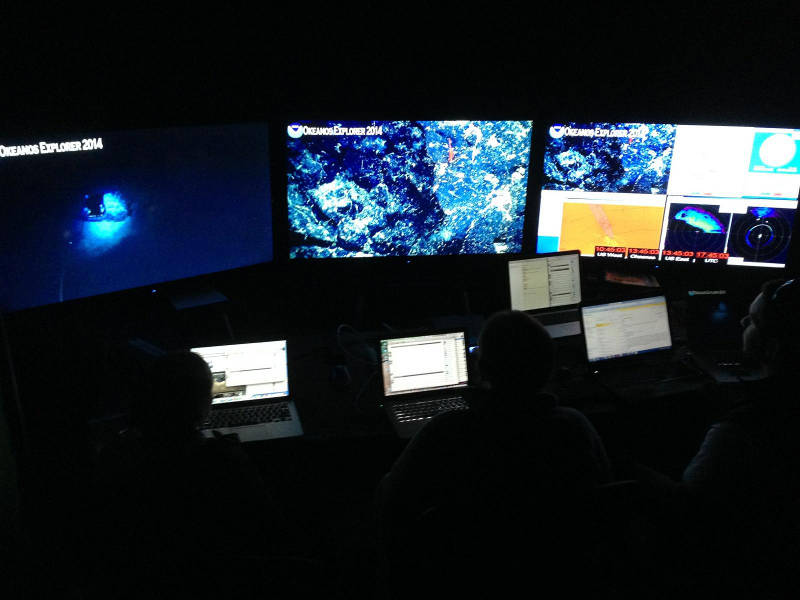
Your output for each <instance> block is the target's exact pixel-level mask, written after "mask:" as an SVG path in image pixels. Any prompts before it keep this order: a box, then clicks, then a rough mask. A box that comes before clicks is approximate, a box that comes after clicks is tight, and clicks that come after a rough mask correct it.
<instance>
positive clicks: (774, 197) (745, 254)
mask: <svg viewBox="0 0 800 600" xmlns="http://www.w3.org/2000/svg"><path fill="white" fill-rule="evenodd" d="M545 139H546V141H545V149H544V167H543V176H542V189H541V200H540V206H539V221H538V232H537V233H538V236H537V251H538V252H550V251H556V250H562V249H565V250H566V249H572V248H579V249H580V251H581V254H582V255H583V256H594V257H605V258H619V259H627V260H635V261H649V262H652V263H656V262H659V263H662V264H668V263H669V264H723V265H730V266H750V267H765V268H770V267H771V268H782V267H784V266H785V265H786V262H787V257H788V252H789V245H790V242H791V238H792V229H793V225H794V220H795V211H796V210H797V199H798V191H800V151H798V150H800V130H797V129H779V128H766V127H728V126H705V125H673V124H654V123H647V124H645V123H555V124H552V125H550V126H549V127H548V128H547V132H546V134H545Z"/></svg>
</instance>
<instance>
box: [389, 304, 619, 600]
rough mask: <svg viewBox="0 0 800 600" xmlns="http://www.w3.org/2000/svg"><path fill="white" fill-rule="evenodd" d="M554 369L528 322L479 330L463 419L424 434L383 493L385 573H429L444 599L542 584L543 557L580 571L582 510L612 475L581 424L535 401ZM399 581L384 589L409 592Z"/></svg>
mask: <svg viewBox="0 0 800 600" xmlns="http://www.w3.org/2000/svg"><path fill="white" fill-rule="evenodd" d="M553 362H554V351H553V344H552V340H551V339H550V336H549V334H548V333H547V331H546V330H545V329H544V327H542V325H541V324H540V323H539V322H538V321H536V320H535V319H533V318H532V317H531V316H530V315H528V314H526V313H523V312H520V311H504V312H500V313H496V314H494V315H492V316H491V317H490V318H489V319H488V320H487V321H486V323H485V326H484V327H483V330H482V332H481V335H480V339H479V361H478V367H479V370H480V373H481V378H482V383H481V386H480V388H479V389H477V390H475V392H474V397H473V398H471V402H470V409H469V410H465V411H456V412H448V413H443V414H441V415H439V416H437V417H436V418H434V419H433V420H431V421H430V422H429V423H427V424H426V425H425V427H423V428H422V429H421V430H420V431H419V432H418V433H417V435H416V436H414V437H413V438H412V439H411V441H410V442H409V444H408V446H407V447H406V448H405V450H404V451H403V452H402V454H401V456H400V457H399V458H398V459H397V461H396V462H395V463H394V465H393V467H392V468H391V471H390V472H389V473H388V474H387V475H385V476H384V478H383V480H382V481H381V482H380V484H379V487H378V490H377V492H376V503H377V507H376V508H377V513H378V515H377V516H378V526H379V536H380V538H381V544H382V550H383V552H384V559H385V564H386V567H385V568H386V570H387V571H389V572H391V573H398V574H400V573H406V574H407V573H418V574H419V577H425V576H426V575H431V573H430V570H431V569H433V570H434V571H436V572H437V573H446V575H445V577H446V578H447V580H448V581H446V582H445V581H440V583H441V584H443V585H446V586H447V587H449V588H450V587H451V586H452V584H453V582H454V581H455V580H459V581H461V582H462V583H464V585H466V586H467V587H470V586H472V585H473V584H475V585H477V584H476V580H475V574H477V573H480V574H482V575H485V576H487V580H486V581H484V582H483V583H485V584H487V585H492V584H491V583H490V582H489V581H488V579H489V578H491V577H492V574H493V573H497V572H502V573H503V575H501V576H500V578H501V579H503V580H505V581H506V583H507V584H509V585H510V583H509V581H510V580H509V579H508V574H509V573H513V572H515V570H516V572H517V574H518V576H520V577H521V576H523V572H524V577H531V576H532V573H531V568H533V567H532V565H533V564H535V565H536V567H537V568H539V572H538V573H539V575H544V574H545V573H546V572H547V570H548V569H550V567H552V565H548V566H545V563H544V562H543V561H542V560H541V558H540V557H538V556H537V553H538V552H539V551H543V552H544V553H545V554H546V555H548V556H550V557H551V558H553V560H558V561H563V562H570V561H571V560H572V559H575V560H577V559H578V557H577V556H576V554H577V553H579V550H576V548H575V545H574V543H573V542H574V541H575V540H576V536H577V538H580V536H581V530H582V528H583V527H584V524H581V519H580V505H581V503H582V502H583V501H584V500H585V497H586V495H587V493H589V492H591V491H592V490H593V489H594V488H595V487H596V486H598V485H599V484H603V483H606V482H608V481H609V480H610V467H609V463H608V459H607V457H606V453H605V449H604V447H603V444H602V442H601V440H600V438H599V436H598V434H597V432H596V431H595V429H594V427H593V426H592V425H591V423H590V422H589V420H588V419H587V418H586V417H585V416H584V415H583V414H582V413H580V412H578V411H577V410H574V409H572V408H567V407H562V406H559V405H558V402H557V399H556V398H555V397H554V396H553V395H551V394H548V393H545V392H543V391H542V389H543V387H544V385H545V384H546V383H547V381H548V379H549V377H550V375H551V371H552V369H553ZM520 548H524V549H523V550H522V551H520ZM534 557H535V558H534ZM556 557H557V558H556ZM545 562H546V561H545ZM409 563H411V564H409ZM407 567H411V568H410V570H409V569H407ZM420 569H421V570H420ZM426 569H428V571H427V572H426ZM455 573H460V574H461V576H462V577H460V578H459V576H458V575H454V574H455ZM406 574H402V575H398V577H399V578H400V579H401V580H402V581H393V582H391V583H389V584H387V585H388V586H389V587H391V588H392V589H397V586H398V585H399V586H402V585H411V586H412V587H413V584H410V583H409V581H408V580H407V575H406ZM388 577H389V578H392V577H393V575H391V574H389V575H388ZM465 578H466V579H465ZM495 581H496V580H495ZM467 582H468V583H467Z"/></svg>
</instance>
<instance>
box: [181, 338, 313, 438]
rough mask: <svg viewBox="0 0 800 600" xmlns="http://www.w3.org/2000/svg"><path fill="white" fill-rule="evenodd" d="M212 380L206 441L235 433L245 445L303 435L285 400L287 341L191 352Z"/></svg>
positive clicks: (289, 402)
mask: <svg viewBox="0 0 800 600" xmlns="http://www.w3.org/2000/svg"><path fill="white" fill-rule="evenodd" d="M192 352H195V353H197V354H199V355H200V356H201V357H203V359H204V360H205V361H206V362H207V363H208V366H209V367H210V368H211V373H212V376H213V378H214V384H213V389H212V400H211V414H210V415H209V419H208V421H206V423H204V424H203V426H202V430H203V433H204V435H206V436H207V437H211V436H212V435H213V432H214V431H218V432H220V433H222V434H230V433H235V434H237V435H238V436H239V439H240V440H242V441H243V442H247V441H257V440H266V439H273V438H285V437H295V436H300V435H303V427H302V424H301V423H300V417H299V416H298V414H297V408H296V406H295V404H294V401H293V400H292V399H291V398H290V397H289V372H288V361H287V355H286V340H271V341H265V342H257V343H251V344H230V345H226V346H206V347H202V348H192Z"/></svg>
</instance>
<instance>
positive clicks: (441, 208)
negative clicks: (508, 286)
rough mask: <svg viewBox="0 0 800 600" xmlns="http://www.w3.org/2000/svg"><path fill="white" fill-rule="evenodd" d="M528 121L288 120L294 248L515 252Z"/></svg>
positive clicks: (296, 251)
mask: <svg viewBox="0 0 800 600" xmlns="http://www.w3.org/2000/svg"><path fill="white" fill-rule="evenodd" d="M532 127H533V124H532V122H531V121H368V122H352V121H344V122H342V121H337V122H333V121H326V122H313V123H312V122H295V123H292V124H290V125H289V126H288V127H287V151H288V182H287V183H288V189H287V193H288V209H289V256H290V258H330V257H334V258H336V257H365V256H414V255H427V256H431V255H453V254H501V253H506V252H519V251H520V250H521V249H522V232H523V226H524V221H525V204H526V197H527V186H528V170H529V166H530V150H531V129H532Z"/></svg>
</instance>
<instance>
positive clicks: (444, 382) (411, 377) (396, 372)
mask: <svg viewBox="0 0 800 600" xmlns="http://www.w3.org/2000/svg"><path fill="white" fill-rule="evenodd" d="M381 370H382V373H383V391H384V395H385V396H387V397H388V396H397V395H402V394H412V393H419V392H432V391H437V390H444V389H450V388H465V387H467V384H468V373H467V348H466V336H465V333H464V332H463V331H458V332H450V333H437V334H432V335H420V336H412V337H401V338H391V339H384V340H381Z"/></svg>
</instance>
